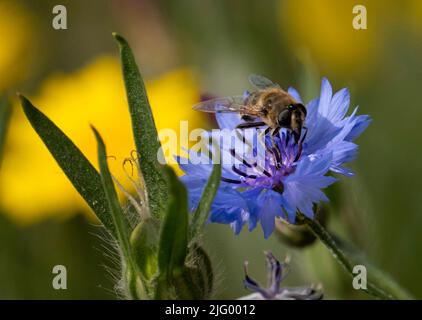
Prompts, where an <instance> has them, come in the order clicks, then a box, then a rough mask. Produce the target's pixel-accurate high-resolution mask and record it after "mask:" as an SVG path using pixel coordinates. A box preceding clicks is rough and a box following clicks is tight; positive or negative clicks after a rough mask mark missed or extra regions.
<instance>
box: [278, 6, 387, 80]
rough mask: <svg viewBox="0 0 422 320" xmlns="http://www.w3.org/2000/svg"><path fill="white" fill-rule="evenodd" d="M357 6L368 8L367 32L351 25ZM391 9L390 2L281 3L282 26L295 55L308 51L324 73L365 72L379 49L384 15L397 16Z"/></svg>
mask: <svg viewBox="0 0 422 320" xmlns="http://www.w3.org/2000/svg"><path fill="white" fill-rule="evenodd" d="M358 4H360V5H364V6H365V7H366V9H367V17H368V19H367V21H368V24H367V27H368V28H367V29H366V30H355V29H354V28H353V26H352V21H353V18H354V17H355V14H353V7H354V6H355V5H358ZM389 7H390V6H389V5H388V3H387V2H384V1H379V2H378V1H368V0H362V1H356V0H342V1H336V0H319V1H315V0H294V1H280V5H279V17H280V26H281V28H282V32H283V35H284V36H285V37H286V38H287V40H288V42H289V46H288V47H289V48H291V49H292V50H293V51H294V52H293V53H294V54H297V53H298V52H299V54H301V52H300V51H301V50H306V51H307V52H309V53H310V55H311V58H312V59H313V60H314V61H315V62H316V63H317V64H318V66H319V68H321V70H322V71H323V72H324V73H325V72H330V71H334V72H335V74H336V75H337V74H350V73H354V72H362V71H363V72H365V71H366V69H367V68H368V66H370V63H371V62H372V61H373V60H372V59H374V58H376V56H377V50H379V49H380V43H381V42H382V30H381V28H380V25H381V24H383V23H384V24H385V23H386V21H385V12H386V11H387V12H389V14H394V11H393V10H389V9H388V8H389Z"/></svg>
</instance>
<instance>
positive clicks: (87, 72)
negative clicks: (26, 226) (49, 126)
mask: <svg viewBox="0 0 422 320" xmlns="http://www.w3.org/2000/svg"><path fill="white" fill-rule="evenodd" d="M146 86H147V90H148V95H149V99H150V102H151V106H152V109H153V113H154V118H155V122H156V125H157V127H158V129H160V128H173V129H175V130H177V132H178V130H179V121H180V120H188V121H189V127H190V129H193V128H196V127H201V126H204V125H205V123H206V120H205V119H204V118H203V115H202V114H201V113H199V112H195V111H193V110H192V109H191V106H192V104H194V103H195V102H196V101H198V99H199V91H198V89H197V88H196V87H195V85H194V80H193V73H192V72H191V71H190V70H188V69H179V70H175V71H172V72H170V73H167V74H165V75H163V76H161V77H160V78H158V79H156V80H152V81H147V83H146ZM31 100H32V101H33V103H34V105H35V106H37V107H39V108H40V109H41V110H42V111H43V112H44V113H45V114H46V115H47V116H48V117H50V119H52V120H53V121H54V122H55V123H56V125H57V126H58V127H60V128H61V129H62V130H63V131H64V132H65V133H66V134H67V135H68V136H69V137H70V138H71V139H72V140H73V141H74V142H75V144H76V145H77V146H78V147H79V148H80V149H81V151H82V152H83V153H84V154H85V155H86V156H87V158H88V159H89V160H90V161H91V162H92V163H93V164H94V165H96V163H97V155H96V143H95V139H94V136H93V134H92V131H91V129H90V128H89V124H90V123H91V124H93V125H95V127H96V128H97V129H98V130H99V132H100V133H101V135H102V136H103V138H104V140H105V142H106V144H107V150H108V154H109V155H110V156H113V157H112V158H110V160H109V164H110V167H111V170H112V171H113V172H114V174H115V175H116V177H117V178H118V179H119V180H120V181H122V182H123V184H125V183H124V182H125V181H126V182H127V181H128V179H127V178H126V177H125V175H124V171H123V170H122V162H123V160H124V159H125V158H127V157H129V156H130V153H131V151H132V150H134V144H133V138H132V131H131V126H130V117H129V112H128V107H127V100H126V94H125V91H124V85H123V80H122V75H121V69H120V64H119V61H118V60H117V59H116V58H113V57H101V58H98V59H96V60H95V61H94V62H93V63H91V64H90V65H88V66H86V67H85V68H83V69H81V70H79V71H76V72H74V73H72V74H69V75H55V76H51V77H50V78H49V79H48V80H47V81H46V82H45V84H44V85H43V86H42V88H41V90H40V93H39V94H38V95H36V96H35V97H31ZM15 111H16V112H15V114H14V116H13V118H12V122H11V125H10V130H9V132H8V138H7V142H6V150H5V154H4V160H3V166H2V172H1V175H0V203H1V205H2V206H3V208H4V211H5V212H7V213H8V214H10V215H11V216H12V217H13V218H16V220H17V221H20V222H35V221H38V220H40V219H42V218H44V217H46V216H57V215H59V216H66V215H68V214H71V213H73V212H75V210H78V209H84V208H86V207H87V206H86V205H85V204H84V202H83V200H82V198H81V197H80V196H79V195H78V194H77V192H76V191H75V190H74V188H73V186H72V185H71V183H70V182H69V181H68V180H67V178H66V176H65V175H64V173H63V172H62V171H61V169H60V168H59V167H58V165H57V164H56V163H55V161H54V159H53V157H52V156H51V155H50V154H49V153H48V151H47V149H46V147H45V146H44V145H43V143H42V142H41V140H40V138H39V137H38V136H37V135H36V133H35V132H34V130H33V129H32V127H31V126H30V124H29V122H28V121H27V120H26V119H25V117H24V115H23V112H22V111H21V109H20V108H16V110H15ZM126 185H127V184H126Z"/></svg>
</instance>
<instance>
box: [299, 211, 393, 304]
mask: <svg viewBox="0 0 422 320" xmlns="http://www.w3.org/2000/svg"><path fill="white" fill-rule="evenodd" d="M299 218H300V219H302V220H303V221H304V222H305V223H306V224H307V225H308V227H309V228H310V229H311V230H312V232H313V233H314V234H315V235H316V236H317V237H318V238H319V239H320V240H321V242H322V243H323V244H324V245H325V246H326V247H327V249H328V250H329V251H330V253H331V254H332V255H333V257H334V258H335V259H336V260H337V262H338V263H339V264H340V265H341V266H342V267H343V268H344V269H345V270H346V271H347V272H348V273H349V274H350V275H351V276H352V277H353V276H354V274H353V266H354V264H353V263H352V262H351V260H350V259H349V258H348V257H347V256H346V254H345V253H344V252H343V250H342V249H340V247H339V246H338V245H337V244H336V242H335V241H334V239H333V238H332V237H331V235H330V234H329V233H328V232H327V230H325V229H324V227H323V226H321V224H320V223H319V222H318V221H316V220H313V219H309V218H307V217H305V216H304V215H302V214H300V216H299ZM364 291H365V292H366V293H368V294H370V295H372V296H374V297H376V298H379V299H384V300H391V299H396V298H397V297H396V296H395V295H394V294H392V293H390V292H387V291H385V290H384V289H382V288H380V286H379V284H377V283H374V282H373V281H372V280H371V279H368V281H367V289H366V290H364Z"/></svg>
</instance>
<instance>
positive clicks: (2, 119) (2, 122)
mask: <svg viewBox="0 0 422 320" xmlns="http://www.w3.org/2000/svg"><path fill="white" fill-rule="evenodd" d="M11 114H12V108H11V107H10V101H9V99H7V98H6V97H3V98H1V99H0V166H1V159H2V154H3V147H4V142H5V140H6V132H7V127H8V124H9V119H10V116H11Z"/></svg>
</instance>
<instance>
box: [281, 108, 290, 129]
mask: <svg viewBox="0 0 422 320" xmlns="http://www.w3.org/2000/svg"><path fill="white" fill-rule="evenodd" d="M291 118H292V117H291V111H290V110H289V108H287V109H284V110H283V111H281V112H280V113H279V114H278V119H277V122H278V125H279V126H280V127H282V128H288V127H290V121H291Z"/></svg>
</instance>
